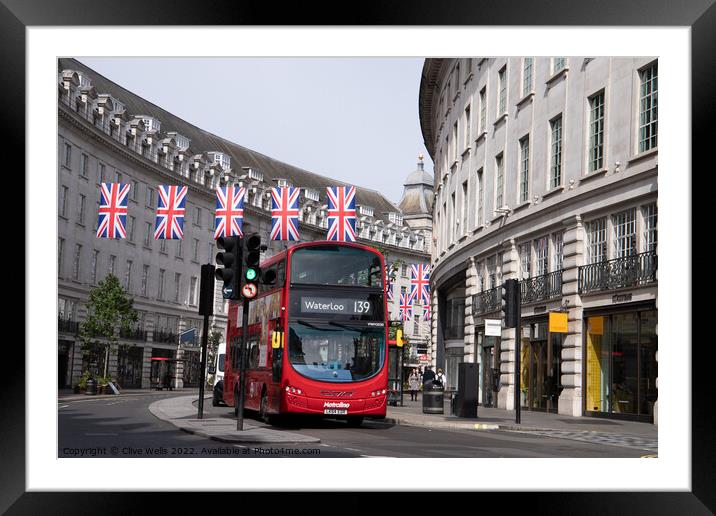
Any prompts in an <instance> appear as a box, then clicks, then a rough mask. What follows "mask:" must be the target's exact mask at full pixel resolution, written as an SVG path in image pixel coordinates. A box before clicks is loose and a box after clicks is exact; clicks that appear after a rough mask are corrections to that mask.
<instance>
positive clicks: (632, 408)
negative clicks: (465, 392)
mask: <svg viewBox="0 0 716 516" xmlns="http://www.w3.org/2000/svg"><path fill="white" fill-rule="evenodd" d="M657 78H658V62H657V59H656V58H649V57H643V58H624V57H618V58H609V57H599V58H592V57H554V58H547V57H524V58H522V57H514V58H479V57H478V58H471V59H427V60H426V62H425V64H424V67H423V75H422V81H421V85H420V99H419V107H420V121H421V127H422V131H423V135H424V138H425V144H426V147H427V148H428V151H429V152H430V155H431V157H432V158H433V161H434V163H435V174H434V175H435V206H434V222H435V227H434V236H435V238H434V240H435V247H434V249H433V254H432V263H433V275H432V278H431V288H432V296H433V312H434V313H435V314H437V316H436V317H434V318H433V328H432V330H433V339H432V342H433V345H434V346H435V347H434V349H433V350H432V356H433V357H434V358H435V362H436V364H437V365H438V366H441V367H446V368H447V370H448V377H450V376H452V377H453V378H456V374H457V364H458V363H459V362H463V361H465V362H477V363H479V364H480V367H479V370H480V378H479V384H480V387H479V400H480V403H482V404H484V405H488V406H497V407H500V408H504V409H514V399H515V398H514V390H515V385H516V376H515V373H516V372H515V356H516V352H519V353H521V355H520V358H521V371H520V377H519V378H520V384H521V396H520V400H521V404H522V407H523V409H527V410H542V411H548V412H555V413H559V414H569V415H575V416H577V415H594V416H602V417H624V418H633V419H640V420H645V421H654V422H656V421H657V407H658V403H657V397H658V391H657V376H658V375H657V357H658V353H657V352H658V347H657V186H658V185H657V172H658V146H657V135H658V131H657V123H658V116H657V115H658V111H657V110H658V103H657V94H658V83H657ZM509 278H516V279H518V280H520V295H521V301H522V313H521V316H522V329H521V336H520V338H519V339H518V338H517V335H518V333H517V331H516V330H515V329H507V328H505V327H504V324H503V325H502V330H501V332H500V333H501V334H500V335H499V336H491V335H489V333H490V332H489V331H486V327H487V326H489V325H490V323H491V322H493V321H495V320H500V319H501V306H500V305H501V285H502V283H503V281H504V280H505V279H509ZM551 314H567V319H568V331H567V333H561V332H557V331H550V327H549V320H550V317H552V315H551ZM555 317H556V315H555ZM553 330H554V328H553ZM498 331H500V330H498ZM518 340H519V341H520V342H519V346H518V345H517V341H518ZM518 350H519V351H518ZM454 385H455V384H454Z"/></svg>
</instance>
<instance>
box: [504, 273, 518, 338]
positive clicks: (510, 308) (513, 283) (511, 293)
mask: <svg viewBox="0 0 716 516" xmlns="http://www.w3.org/2000/svg"><path fill="white" fill-rule="evenodd" d="M520 297H521V296H520V282H519V281H517V280H516V279H508V280H505V282H504V283H503V284H502V318H503V319H504V320H505V328H515V327H516V326H517V318H518V316H519V312H520V304H521V303H520V301H521V299H520Z"/></svg>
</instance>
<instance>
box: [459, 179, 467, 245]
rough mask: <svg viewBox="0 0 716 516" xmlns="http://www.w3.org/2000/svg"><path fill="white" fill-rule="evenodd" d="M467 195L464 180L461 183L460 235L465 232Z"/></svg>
mask: <svg viewBox="0 0 716 516" xmlns="http://www.w3.org/2000/svg"><path fill="white" fill-rule="evenodd" d="M467 196H468V191H467V181H465V182H463V183H462V222H461V224H462V228H460V235H464V234H466V233H467V202H468V198H467Z"/></svg>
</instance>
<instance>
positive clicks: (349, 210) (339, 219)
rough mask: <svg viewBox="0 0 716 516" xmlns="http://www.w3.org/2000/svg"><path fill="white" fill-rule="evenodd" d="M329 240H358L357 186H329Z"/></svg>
mask: <svg viewBox="0 0 716 516" xmlns="http://www.w3.org/2000/svg"><path fill="white" fill-rule="evenodd" d="M326 192H327V194H328V237H327V238H328V240H339V241H342V242H355V241H356V187H355V186H328V187H326Z"/></svg>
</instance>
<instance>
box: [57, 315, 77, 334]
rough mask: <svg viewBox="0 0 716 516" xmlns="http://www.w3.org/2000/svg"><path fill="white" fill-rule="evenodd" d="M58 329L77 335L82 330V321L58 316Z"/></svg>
mask: <svg viewBox="0 0 716 516" xmlns="http://www.w3.org/2000/svg"><path fill="white" fill-rule="evenodd" d="M57 329H58V331H61V332H63V333H71V334H72V335H77V334H78V333H79V332H80V323H78V322H77V321H70V320H69V319H63V318H62V317H58V318H57Z"/></svg>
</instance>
